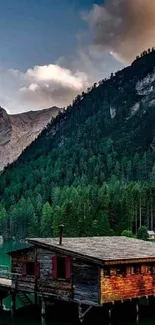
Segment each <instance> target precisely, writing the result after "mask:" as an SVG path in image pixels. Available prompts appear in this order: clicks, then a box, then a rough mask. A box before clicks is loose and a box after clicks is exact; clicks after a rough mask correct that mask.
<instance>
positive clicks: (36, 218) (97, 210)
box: [0, 50, 155, 238]
mask: <svg viewBox="0 0 155 325" xmlns="http://www.w3.org/2000/svg"><path fill="white" fill-rule="evenodd" d="M154 161H155V51H154V50H152V51H150V50H149V51H148V53H147V52H144V53H143V54H142V56H141V57H140V58H137V59H136V60H135V61H134V62H133V64H132V65H131V66H130V67H127V68H125V69H123V70H122V71H119V72H117V73H116V74H115V75H111V77H110V79H108V80H102V81H100V82H99V84H94V85H93V87H92V89H88V91H87V92H86V93H83V94H82V95H81V96H80V95H79V96H78V97H77V98H76V99H75V100H74V102H73V104H72V105H71V106H69V107H68V108H67V110H65V111H63V112H61V113H59V115H58V116H57V117H56V118H55V119H53V120H52V122H51V124H50V125H49V126H48V127H47V128H46V129H45V130H44V131H43V132H42V134H41V135H40V136H39V138H38V139H37V140H36V141H35V142H34V143H33V144H32V145H31V146H30V147H29V148H28V149H26V150H25V152H24V153H23V154H22V155H21V156H20V158H19V159H18V161H17V162H16V163H14V164H12V165H10V166H9V167H8V168H6V170H5V171H4V172H3V174H2V175H1V177H0V232H1V233H3V234H4V235H5V236H6V237H7V236H17V237H22V238H23V237H25V236H39V237H40V236H45V237H46V236H56V235H57V234H58V225H59V224H60V223H61V222H63V223H64V224H65V235H66V236H89V235H112V234H121V232H122V231H123V230H124V229H128V230H132V231H133V232H134V233H136V232H137V229H138V227H139V226H141V225H146V226H147V227H148V228H153V227H154V226H155V164H154Z"/></svg>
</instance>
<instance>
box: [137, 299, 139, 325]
mask: <svg viewBox="0 0 155 325" xmlns="http://www.w3.org/2000/svg"><path fill="white" fill-rule="evenodd" d="M136 321H137V323H138V322H139V304H138V302H137V303H136Z"/></svg>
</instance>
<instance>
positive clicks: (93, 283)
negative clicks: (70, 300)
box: [73, 260, 100, 304]
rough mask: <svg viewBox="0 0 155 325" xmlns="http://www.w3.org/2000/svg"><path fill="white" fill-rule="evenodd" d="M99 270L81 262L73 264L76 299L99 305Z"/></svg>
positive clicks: (94, 266)
mask: <svg viewBox="0 0 155 325" xmlns="http://www.w3.org/2000/svg"><path fill="white" fill-rule="evenodd" d="M99 286H100V284H99V268H98V267H97V266H96V265H91V264H85V263H83V262H81V261H80V260H78V261H75V262H74V263H73V290H74V299H75V300H77V301H81V302H82V301H87V302H90V303H94V304H98V303H100V301H99Z"/></svg>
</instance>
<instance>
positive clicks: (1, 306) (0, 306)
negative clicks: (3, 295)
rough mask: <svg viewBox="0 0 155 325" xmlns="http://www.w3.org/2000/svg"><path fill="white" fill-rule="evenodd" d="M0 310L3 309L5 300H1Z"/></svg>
mask: <svg viewBox="0 0 155 325" xmlns="http://www.w3.org/2000/svg"><path fill="white" fill-rule="evenodd" d="M0 308H1V309H3V299H1V300H0Z"/></svg>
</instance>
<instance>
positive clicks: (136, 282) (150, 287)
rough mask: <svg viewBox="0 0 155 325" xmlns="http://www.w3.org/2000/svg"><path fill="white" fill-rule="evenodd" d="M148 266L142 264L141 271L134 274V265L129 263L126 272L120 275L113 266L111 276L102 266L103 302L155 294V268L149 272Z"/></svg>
mask: <svg viewBox="0 0 155 325" xmlns="http://www.w3.org/2000/svg"><path fill="white" fill-rule="evenodd" d="M133 265H134V264H133ZM148 266H149V265H148ZM148 266H147V265H141V267H140V268H141V272H140V273H138V274H132V268H133V266H129V265H128V266H127V267H126V274H120V275H118V274H116V267H114V266H113V267H111V272H110V273H111V275H110V276H106V275H105V274H104V269H103V268H101V274H100V276H101V278H100V281H101V304H104V303H107V302H113V301H121V300H126V299H131V298H138V297H145V296H150V295H154V294H155V272H154V271H155V270H154V271H153V273H149V272H148Z"/></svg>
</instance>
